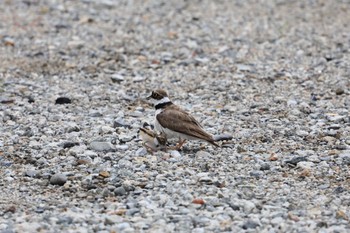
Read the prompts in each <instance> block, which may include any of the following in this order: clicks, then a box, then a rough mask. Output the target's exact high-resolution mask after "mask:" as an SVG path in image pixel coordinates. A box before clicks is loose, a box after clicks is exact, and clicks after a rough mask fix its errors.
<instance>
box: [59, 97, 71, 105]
mask: <svg viewBox="0 0 350 233" xmlns="http://www.w3.org/2000/svg"><path fill="white" fill-rule="evenodd" d="M71 103H72V100H71V99H69V98H68V97H58V98H57V99H56V101H55V104H71Z"/></svg>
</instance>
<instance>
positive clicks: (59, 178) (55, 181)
mask: <svg viewBox="0 0 350 233" xmlns="http://www.w3.org/2000/svg"><path fill="white" fill-rule="evenodd" d="M66 182H67V176H66V175H64V174H61V173H56V174H55V175H53V176H51V178H50V184H52V185H64V184H65V183H66Z"/></svg>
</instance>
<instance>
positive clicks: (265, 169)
mask: <svg viewBox="0 0 350 233" xmlns="http://www.w3.org/2000/svg"><path fill="white" fill-rule="evenodd" d="M260 170H261V171H267V170H270V164H268V163H263V164H261V165H260Z"/></svg>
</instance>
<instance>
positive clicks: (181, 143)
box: [175, 138, 186, 150]
mask: <svg viewBox="0 0 350 233" xmlns="http://www.w3.org/2000/svg"><path fill="white" fill-rule="evenodd" d="M185 142H186V139H183V140H181V138H180V140H179V142H178V143H177V145H176V146H175V148H176V150H180V149H181V147H182V146H183V144H185Z"/></svg>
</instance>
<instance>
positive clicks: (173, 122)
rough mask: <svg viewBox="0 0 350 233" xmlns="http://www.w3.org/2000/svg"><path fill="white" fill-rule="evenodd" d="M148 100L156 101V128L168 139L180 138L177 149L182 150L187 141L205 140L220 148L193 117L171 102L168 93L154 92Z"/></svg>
mask: <svg viewBox="0 0 350 233" xmlns="http://www.w3.org/2000/svg"><path fill="white" fill-rule="evenodd" d="M148 98H152V99H154V100H155V105H154V106H155V109H156V117H155V118H156V119H155V124H154V126H155V128H156V129H157V130H158V131H159V132H161V133H163V134H164V135H165V136H166V138H167V139H169V138H178V139H179V143H178V145H177V146H176V148H177V149H180V148H181V147H182V145H183V144H184V143H185V141H186V140H203V141H206V142H208V143H210V144H212V145H214V146H219V145H218V144H216V143H215V139H214V137H213V135H211V134H209V133H207V132H206V131H205V130H204V129H203V127H202V126H201V125H200V124H199V122H198V121H197V120H196V119H195V118H194V117H193V116H191V115H190V114H189V113H188V112H186V111H185V110H183V109H182V108H180V107H179V106H177V105H175V104H173V102H171V100H170V99H169V97H168V94H167V93H166V91H164V90H160V89H159V90H155V91H152V94H151V96H149V97H148Z"/></svg>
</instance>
